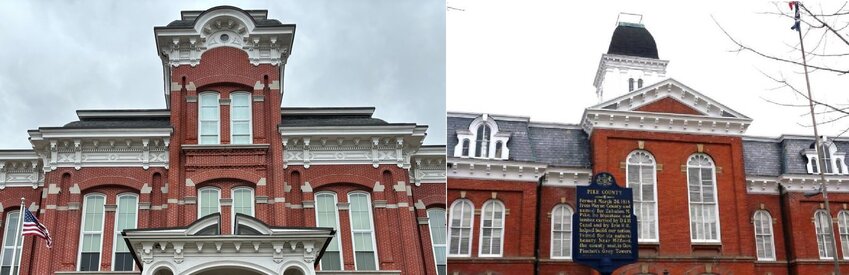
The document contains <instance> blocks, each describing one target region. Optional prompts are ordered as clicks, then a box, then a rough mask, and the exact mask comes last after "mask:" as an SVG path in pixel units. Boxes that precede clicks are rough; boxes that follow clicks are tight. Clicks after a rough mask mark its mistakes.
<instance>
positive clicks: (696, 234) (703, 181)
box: [687, 153, 721, 243]
mask: <svg viewBox="0 0 849 275" xmlns="http://www.w3.org/2000/svg"><path fill="white" fill-rule="evenodd" d="M687 189H688V191H689V192H687V197H688V199H689V202H690V203H689V206H690V239H691V241H693V242H695V243H699V242H701V243H705V242H709V243H718V242H720V240H721V238H720V225H719V204H718V202H717V201H718V200H717V197H718V196H717V193H716V167H715V165H714V162H713V159H711V158H710V156H708V155H706V154H702V153H697V154H693V155H692V156H690V158H689V159H688V160H687Z"/></svg>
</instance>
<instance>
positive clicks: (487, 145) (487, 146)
mask: <svg viewBox="0 0 849 275" xmlns="http://www.w3.org/2000/svg"><path fill="white" fill-rule="evenodd" d="M481 135H483V136H481ZM457 140H458V141H459V142H458V143H457V145H456V146H455V147H454V156H455V157H471V158H483V159H501V160H506V159H509V157H510V148H508V146H507V143H508V141H509V140H510V135H509V133H503V132H499V130H498V124H497V123H496V122H495V120H494V119H493V118H492V117H490V116H488V115H486V114H484V115H482V116H480V117H478V118H476V119H474V120H472V122H471V123H470V124H469V129H468V130H466V129H462V130H457ZM466 140H468V141H469V142H468V143H466ZM499 143H500V144H501V147H498V144H499ZM499 149H500V154H498V153H499V152H497V151H498V150H499ZM479 150H485V152H479Z"/></svg>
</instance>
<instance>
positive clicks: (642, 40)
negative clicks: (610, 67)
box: [607, 23, 659, 59]
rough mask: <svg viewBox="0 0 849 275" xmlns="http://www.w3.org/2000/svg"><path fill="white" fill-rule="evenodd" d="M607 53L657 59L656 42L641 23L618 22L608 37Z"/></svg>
mask: <svg viewBox="0 0 849 275" xmlns="http://www.w3.org/2000/svg"><path fill="white" fill-rule="evenodd" d="M607 53H608V54H620V55H627V56H637V57H646V58H654V59H658V58H659V57H658V55H657V44H655V42H654V37H653V36H652V35H651V33H650V32H649V30H648V29H646V28H645V27H644V26H643V25H642V24H633V23H619V26H617V27H616V30H614V31H613V37H611V38H610V46H609V47H608V49H607Z"/></svg>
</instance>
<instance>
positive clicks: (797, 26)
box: [789, 1, 801, 32]
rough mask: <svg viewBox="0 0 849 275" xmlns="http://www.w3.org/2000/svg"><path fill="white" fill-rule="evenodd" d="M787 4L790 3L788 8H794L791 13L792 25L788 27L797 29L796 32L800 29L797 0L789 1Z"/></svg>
mask: <svg viewBox="0 0 849 275" xmlns="http://www.w3.org/2000/svg"><path fill="white" fill-rule="evenodd" d="M789 4H790V10H794V8H795V14H794V15H793V18H794V19H795V22H794V23H793V26H792V27H790V29H791V30H794V31H797V32H798V31H801V29H800V28H799V22H800V21H801V20H800V19H799V1H790V3H789Z"/></svg>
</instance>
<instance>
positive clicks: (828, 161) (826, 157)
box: [803, 137, 849, 175]
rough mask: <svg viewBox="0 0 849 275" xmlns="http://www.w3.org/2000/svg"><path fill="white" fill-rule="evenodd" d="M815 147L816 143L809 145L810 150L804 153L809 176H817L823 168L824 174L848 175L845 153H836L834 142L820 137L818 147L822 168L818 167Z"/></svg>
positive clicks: (848, 168)
mask: <svg viewBox="0 0 849 275" xmlns="http://www.w3.org/2000/svg"><path fill="white" fill-rule="evenodd" d="M815 146H816V142H814V143H813V144H811V147H810V149H806V150H805V151H804V153H803V154H804V155H805V157H807V161H808V163H807V165H806V166H807V169H808V173H810V174H818V173H819V172H820V169H821V168H823V173H824V174H829V175H847V174H849V167H847V166H846V161H845V160H846V153H845V152H838V151H837V145H835V144H834V142H832V141H829V140H828V139H827V138H826V137H822V145H821V146H820V147H819V148H820V150H821V151H822V154H823V164H824V165H823V167H820V163H819V161H818V160H819V157H818V156H817V150H816V149H815V148H814V147H815Z"/></svg>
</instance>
